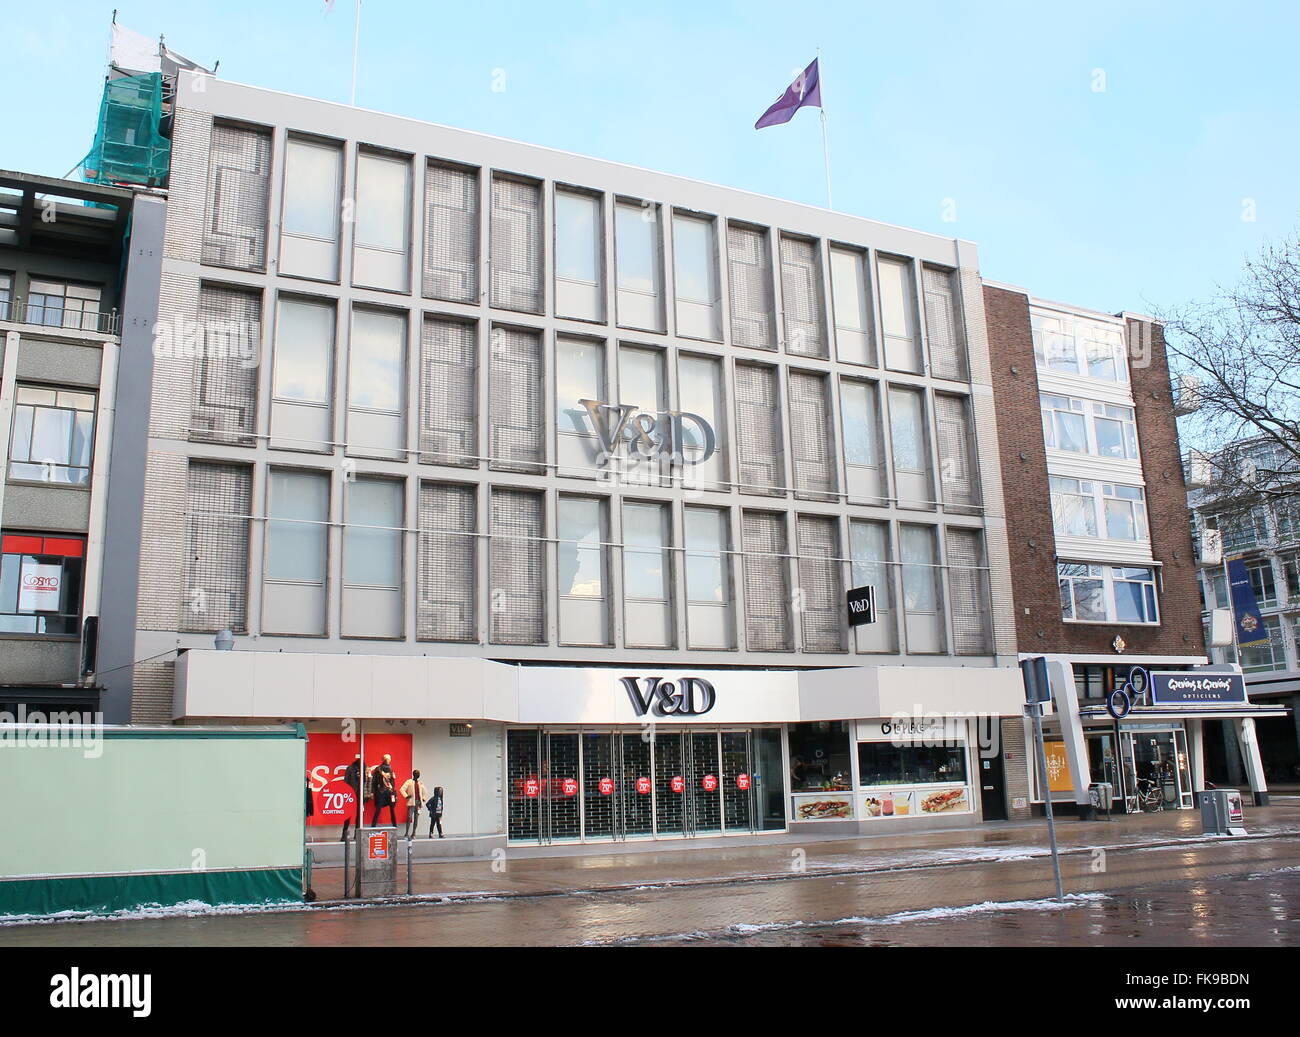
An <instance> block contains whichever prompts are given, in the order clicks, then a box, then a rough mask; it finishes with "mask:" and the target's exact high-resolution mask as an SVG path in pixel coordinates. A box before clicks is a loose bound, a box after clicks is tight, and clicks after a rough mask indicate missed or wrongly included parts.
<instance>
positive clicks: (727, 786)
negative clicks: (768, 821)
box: [722, 731, 757, 832]
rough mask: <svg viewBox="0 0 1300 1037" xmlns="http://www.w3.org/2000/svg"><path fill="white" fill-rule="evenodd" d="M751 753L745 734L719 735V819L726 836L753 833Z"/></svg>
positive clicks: (753, 798)
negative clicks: (720, 748) (725, 829)
mask: <svg viewBox="0 0 1300 1037" xmlns="http://www.w3.org/2000/svg"><path fill="white" fill-rule="evenodd" d="M753 771H754V765H753V752H752V746H751V744H750V733H749V732H748V731H723V732H722V815H723V821H724V822H725V823H726V826H727V831H728V832H738V831H748V832H752V831H755V829H756V828H757V826H756V825H755V824H754V817H755V814H756V811H755V809H754V805H755V804H754V801H755V790H754V774H753Z"/></svg>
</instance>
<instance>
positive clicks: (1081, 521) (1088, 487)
mask: <svg viewBox="0 0 1300 1037" xmlns="http://www.w3.org/2000/svg"><path fill="white" fill-rule="evenodd" d="M1049 484H1050V486H1051V495H1052V525H1053V527H1054V528H1055V530H1056V534H1057V535H1058V536H1077V537H1095V536H1096V535H1097V504H1096V500H1095V499H1094V496H1093V494H1094V488H1093V486H1094V484H1093V483H1092V482H1089V481H1087V480H1081V479H1064V478H1061V477H1060V476H1052V477H1051V479H1050V480H1049Z"/></svg>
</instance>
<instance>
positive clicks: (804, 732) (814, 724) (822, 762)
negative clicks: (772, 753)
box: [786, 720, 852, 792]
mask: <svg viewBox="0 0 1300 1037" xmlns="http://www.w3.org/2000/svg"><path fill="white" fill-rule="evenodd" d="M786 737H787V738H788V739H789V742H790V791H791V792H823V791H847V790H848V788H849V787H850V782H851V780H852V770H851V765H850V762H849V721H847V720H813V721H809V722H806V723H802V724H790V725H789V726H788V727H787V729H786Z"/></svg>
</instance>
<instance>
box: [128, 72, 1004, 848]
mask: <svg viewBox="0 0 1300 1037" xmlns="http://www.w3.org/2000/svg"><path fill="white" fill-rule="evenodd" d="M156 208H157V209H161V208H162V206H161V205H159V206H157V207H156ZM151 213H152V215H153V216H154V217H158V216H159V215H160V214H159V213H157V212H156V211H154V210H151ZM154 232H155V233H156V234H157V245H158V248H159V251H160V254H161V260H160V263H161V269H160V277H159V285H160V288H159V294H158V300H157V305H156V311H155V312H153V313H150V314H149V316H150V317H152V318H153V319H152V320H151V322H150V326H151V329H152V348H151V349H149V350H141V351H133V352H132V355H131V361H130V362H131V363H132V365H133V367H132V368H131V379H132V383H133V384H136V385H145V386H148V387H149V399H148V401H147V404H146V405H145V406H143V407H141V408H139V410H138V411H133V415H134V420H135V421H136V422H137V427H135V428H134V430H133V431H132V433H131V434H132V435H133V436H135V437H136V438H135V440H134V442H135V443H136V445H137V447H138V449H139V456H138V459H137V464H136V468H137V470H138V471H139V472H140V473H141V478H142V487H141V490H142V495H141V501H142V505H141V509H140V511H139V514H138V516H137V517H135V518H134V519H132V516H130V515H125V514H124V516H123V521H122V522H121V523H120V524H119V525H117V526H115V531H114V535H115V538H116V539H115V541H114V543H113V545H112V547H113V551H114V556H115V559H116V562H117V564H118V565H119V570H118V571H117V577H118V582H117V583H115V590H116V591H117V592H118V593H117V595H116V600H117V601H120V602H122V603H123V614H124V615H129V614H130V612H132V611H133V612H134V619H133V621H132V622H130V623H129V624H128V623H126V622H124V623H123V624H122V625H120V626H119V628H118V631H119V633H123V632H124V631H126V630H127V629H128V628H129V630H130V635H129V637H127V636H122V637H119V638H118V639H117V640H115V641H114V646H113V652H114V655H115V657H117V656H121V657H122V658H124V659H126V658H129V659H130V660H131V661H132V664H133V665H130V666H121V665H118V666H116V667H115V670H114V673H113V674H111V675H109V676H107V677H106V678H105V682H106V686H107V687H108V689H109V694H108V699H109V701H110V702H111V703H112V708H113V709H114V710H116V711H117V716H118V717H119V718H120V719H124V720H125V719H131V720H134V721H137V722H157V721H173V720H174V721H176V722H180V723H187V722H194V721H201V720H213V719H221V720H223V721H235V722H239V721H249V722H253V721H257V722H265V721H267V720H300V721H303V722H304V723H306V724H307V727H308V730H309V733H310V740H311V743H312V745H313V748H312V749H311V750H310V752H312V753H313V754H314V755H313V759H314V760H315V761H316V763H315V764H314V770H313V774H314V779H313V780H314V782H315V785H316V791H317V793H318V796H320V797H321V800H320V802H321V805H322V810H321V811H318V816H317V818H316V820H317V821H323V822H326V823H327V824H328V823H330V822H337V821H339V820H341V813H340V812H339V811H337V810H336V809H335V800H334V799H332V798H331V797H332V796H333V792H332V791H331V790H336V791H338V790H341V794H342V795H344V796H346V789H345V788H343V787H342V786H340V785H339V784H338V783H339V781H340V780H341V775H342V773H343V771H344V769H345V767H346V764H347V763H348V762H350V761H351V760H352V759H353V757H354V755H355V753H356V752H359V753H361V754H362V755H364V756H365V762H366V766H367V768H369V767H370V766H372V765H373V764H374V763H375V762H377V757H376V755H375V754H376V753H379V752H380V751H381V750H382V751H383V752H390V753H391V754H392V755H393V760H394V764H395V766H396V767H397V768H398V770H399V772H400V771H402V770H405V769H406V768H408V767H412V766H413V767H415V768H419V769H421V771H422V775H423V777H422V780H424V781H425V782H426V784H428V785H430V786H434V785H437V786H441V787H443V788H444V789H445V794H446V803H447V806H446V827H447V829H448V834H457V835H463V836H473V837H475V838H477V839H488V840H494V839H495V840H506V839H509V840H515V841H521V842H548V841H558V840H587V841H593V842H596V841H602V840H605V841H608V840H618V839H626V838H638V837H644V838H656V837H657V838H665V837H666V838H678V837H683V836H702V835H722V834H732V833H755V832H763V831H780V830H789V829H791V828H794V827H797V826H799V825H801V824H808V825H813V824H816V825H821V826H833V825H836V824H838V825H839V826H840V827H841V828H843V829H845V830H847V831H857V830H861V829H862V828H864V827H869V826H872V825H882V824H900V823H901V824H921V825H925V824H932V825H942V824H955V823H963V822H966V823H968V822H969V821H970V820H971V818H972V817H979V816H985V817H1004V816H1006V814H1007V811H1008V809H1009V807H1008V796H1007V788H1006V785H1005V782H1004V781H1003V780H1002V778H1001V777H1000V776H999V777H998V780H997V781H996V782H995V781H993V780H992V778H991V776H990V778H989V780H987V781H982V780H977V775H978V774H979V772H980V769H981V767H982V766H983V764H982V760H984V759H988V758H990V757H991V758H992V759H994V760H997V761H999V762H1000V759H1001V758H1000V756H999V755H998V753H997V749H996V742H997V739H998V737H999V736H1000V728H1001V725H1000V722H999V720H998V718H1001V717H1008V716H1012V715H1018V713H1019V709H1020V705H1019V704H1020V702H1021V700H1022V693H1021V690H1020V677H1019V673H1018V671H1017V670H1016V669H1015V666H1014V663H1015V640H1014V637H1015V632H1014V624H1013V622H1012V615H1011V602H1010V596H1009V593H1008V588H1009V586H1010V573H1009V562H1010V559H1009V555H1008V549H1007V539H1006V516H1005V512H1004V507H1003V497H1002V493H1003V491H1002V477H1001V472H1000V466H999V463H998V458H999V452H998V446H997V444H998V438H997V427H996V420H995V415H994V406H993V390H992V368H991V364H990V357H989V345H988V341H987V337H986V333H985V317H984V306H985V300H984V294H983V292H982V289H981V282H980V278H979V271H978V262H977V256H976V253H975V250H974V248H973V246H971V245H970V244H969V243H966V242H961V241H954V240H950V239H943V238H938V237H934V236H931V235H926V234H921V233H918V232H913V231H908V230H903V229H900V228H896V227H890V226H886V225H883V224H879V223H874V222H871V221H868V220H862V219H858V218H854V217H849V216H845V215H842V214H837V213H832V212H828V211H825V210H821V209H816V208H812V207H808V206H802V205H796V204H793V203H789V202H783V201H778V200H774V199H770V198H764V197H759V196H755V195H752V194H747V193H744V192H739V191H733V190H728V189H725V188H721V187H716V186H713V185H708V184H703V183H698V182H695V181H691V180H685V179H681V178H677V177H671V176H666V175H662V174H657V173H653V172H649V171H645V170H640V169H634V168H629V167H625V166H619V165H616V164H612V163H607V162H602V161H598V160H594V159H588V158H582V157H579V156H574V155H569V154H564V153H560V152H555V151H551V150H548V149H544V148H539V147H533V146H528V145H523V144H518V143H514V142H509V141H504V140H499V139H495V138H490V137H485V136H481V135H478V134H473V133H468V132H464V131H459V130H453V129H448V128H445V127H440V126H433V125H428V124H423V123H418V122H414V121H411V120H406V119H400V118H396V117H392V116H387V115H381V114H375V113H368V112H363V111H358V110H356V109H351V108H347V107H343V106H339V105H334V104H328V103H324V102H319V101H312V100H306V99H302V98H297V97H291V96H286V95H282V94H277V93H273V92H270V91H265V90H260V89H254V88H250V87H246V86H240V85H235V84H230V83H223V82H220V81H217V80H215V79H213V78H212V77H210V76H205V75H196V74H191V73H185V72H182V73H181V76H180V81H179V86H178V89H177V92H176V97H175V120H174V133H173V137H172V148H171V167H170V178H169V180H168V183H167V191H166V200H165V216H163V217H162V218H156V219H155V226H154ZM140 312H141V313H142V314H143V313H144V312H145V311H144V310H143V309H142V310H141V311H140ZM133 521H134V525H133V524H132V522H133ZM868 585H869V586H872V587H873V588H875V602H876V607H877V614H876V622H874V623H871V624H868V625H863V626H856V627H850V626H849V625H848V620H847V616H846V608H845V593H846V591H847V590H848V589H849V588H854V587H862V586H868ZM227 632H228V634H229V638H230V640H231V642H232V643H233V650H230V651H220V650H216V647H215V646H214V638H216V639H219V640H221V641H222V642H224V641H225V640H226V635H227ZM989 718H993V719H992V720H990V719H989ZM362 737H364V738H365V739H366V741H365V743H364V745H365V748H362V742H361V738H362ZM990 746H993V748H991V749H990ZM981 747H983V749H984V750H988V751H982V749H981ZM986 786H987V787H986ZM1013 798H1014V797H1013ZM1016 809H1020V810H1023V809H1024V807H1023V806H1022V807H1019V808H1016ZM399 813H400V809H399ZM822 830H827V829H826V827H823V829H822Z"/></svg>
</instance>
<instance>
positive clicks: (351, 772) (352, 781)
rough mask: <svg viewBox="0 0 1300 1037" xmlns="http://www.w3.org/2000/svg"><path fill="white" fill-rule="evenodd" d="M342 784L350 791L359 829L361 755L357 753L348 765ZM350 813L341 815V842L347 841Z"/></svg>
mask: <svg viewBox="0 0 1300 1037" xmlns="http://www.w3.org/2000/svg"><path fill="white" fill-rule="evenodd" d="M343 784H344V785H346V786H347V787H348V788H350V789H351V790H352V796H353V799H354V801H355V802H354V805H353V807H352V810H354V811H355V812H356V813H355V816H356V824H357V827H358V828H360V827H361V754H360V753H357V758H356V759H355V760H353V761H352V762H351V763H349V764H348V769H347V770H345V771H344V772H343ZM353 816H354V815H353V814H352V813H345V814H344V815H343V842H347V841H348V826H349V825H350V824H352V818H353Z"/></svg>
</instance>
